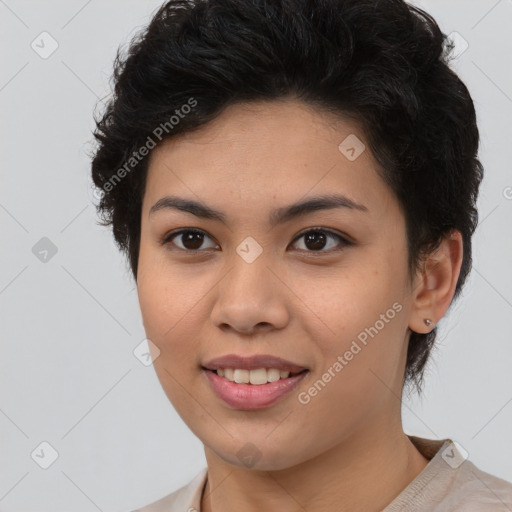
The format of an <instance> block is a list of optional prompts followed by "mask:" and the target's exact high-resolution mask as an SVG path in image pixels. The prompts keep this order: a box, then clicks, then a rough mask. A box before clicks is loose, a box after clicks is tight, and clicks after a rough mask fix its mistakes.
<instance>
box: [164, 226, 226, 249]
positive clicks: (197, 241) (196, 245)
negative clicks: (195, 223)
mask: <svg viewBox="0 0 512 512" xmlns="http://www.w3.org/2000/svg"><path fill="white" fill-rule="evenodd" d="M205 237H206V238H210V237H209V236H208V235H207V234H206V233H205V232H204V231H202V230H200V229H182V230H180V231H177V232H175V233H170V234H169V235H166V236H165V237H164V239H163V240H162V244H163V245H165V244H170V243H172V244H174V245H177V246H178V248H179V249H182V250H184V251H189V252H193V251H199V250H201V249H200V247H201V246H202V245H203V242H204V238H205ZM175 238H177V239H178V240H180V239H181V246H180V245H179V244H177V243H175V242H173V240H174V239H175ZM210 240H211V238H210ZM215 247H218V245H215V244H214V246H213V247H207V249H212V248H213V249H214V248H215ZM203 249H204V248H203Z"/></svg>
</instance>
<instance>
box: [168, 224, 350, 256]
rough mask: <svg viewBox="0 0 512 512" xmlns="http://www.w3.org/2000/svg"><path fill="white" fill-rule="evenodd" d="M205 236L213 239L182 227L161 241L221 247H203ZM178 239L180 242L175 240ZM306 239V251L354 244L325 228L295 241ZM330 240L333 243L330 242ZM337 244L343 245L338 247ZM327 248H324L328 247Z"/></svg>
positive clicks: (185, 247) (185, 246) (192, 248)
mask: <svg viewBox="0 0 512 512" xmlns="http://www.w3.org/2000/svg"><path fill="white" fill-rule="evenodd" d="M205 238H208V239H210V240H212V238H211V237H209V236H208V235H207V234H206V233H205V232H204V231H202V230H201V229H192V228H189V229H181V230H179V231H176V232H173V233H169V234H168V235H166V236H165V237H164V238H163V240H162V241H161V243H162V245H169V244H172V245H175V246H177V247H178V249H180V250H182V251H187V252H195V251H197V252H200V251H203V250H205V249H216V248H219V246H218V244H215V243H213V245H211V246H210V247H202V246H203V244H204V240H205ZM174 239H177V240H178V241H179V242H180V243H177V242H175V241H174ZM300 239H304V243H303V245H304V247H305V249H302V248H300V250H304V251H306V252H312V253H315V252H317V253H318V252H333V251H331V249H333V247H334V251H336V250H343V248H344V247H346V246H350V245H353V243H352V242H350V241H349V240H347V239H346V238H345V237H343V236H341V235H339V234H338V233H335V232H334V231H330V230H327V229H323V228H312V229H308V230H307V231H303V232H302V233H300V234H299V235H298V236H297V237H296V238H295V239H294V241H293V243H294V244H296V243H297V241H298V240H300ZM329 240H331V243H330V244H329ZM332 240H337V241H338V243H332ZM336 246H338V247H339V246H341V247H339V248H338V249H336ZM326 248H327V250H324V249H326Z"/></svg>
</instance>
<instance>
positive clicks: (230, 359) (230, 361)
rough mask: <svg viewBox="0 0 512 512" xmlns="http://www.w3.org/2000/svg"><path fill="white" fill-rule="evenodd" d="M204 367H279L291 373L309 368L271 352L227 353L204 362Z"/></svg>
mask: <svg viewBox="0 0 512 512" xmlns="http://www.w3.org/2000/svg"><path fill="white" fill-rule="evenodd" d="M202 366H203V368H206V369H207V370H217V369H219V368H233V369H237V368H238V369H241V370H257V369H258V368H277V369H278V370H284V371H289V372H290V373H299V372H301V371H303V370H307V368H306V367H304V366H300V365H298V364H295V363H292V362H291V361H287V360H286V359H282V358H280V357H275V356H271V355H269V354H258V355H253V356H245V357H244V356H240V355H237V354H227V355H225V356H221V357H216V358H215V359H211V360H210V361H207V362H206V363H204V364H203V365H202Z"/></svg>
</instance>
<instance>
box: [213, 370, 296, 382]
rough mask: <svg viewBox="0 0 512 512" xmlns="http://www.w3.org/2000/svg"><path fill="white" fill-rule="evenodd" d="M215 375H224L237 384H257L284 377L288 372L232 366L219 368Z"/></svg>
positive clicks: (286, 376) (287, 375)
mask: <svg viewBox="0 0 512 512" xmlns="http://www.w3.org/2000/svg"><path fill="white" fill-rule="evenodd" d="M217 375H220V376H221V377H224V378H226V379H228V380H230V381H231V382H236V383H238V384H249V383H251V384H255V385H257V386H259V385H261V384H266V383H267V382H275V381H277V380H279V379H286V378H288V377H289V375H290V372H289V371H286V370H278V369H277V368H258V369H257V370H242V369H238V368H237V369H235V370H234V369H233V368H219V369H218V370H217Z"/></svg>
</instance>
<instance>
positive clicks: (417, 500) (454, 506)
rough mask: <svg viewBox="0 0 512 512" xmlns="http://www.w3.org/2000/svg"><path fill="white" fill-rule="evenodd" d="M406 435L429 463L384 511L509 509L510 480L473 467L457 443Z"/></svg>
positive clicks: (511, 501) (485, 511) (511, 500)
mask: <svg viewBox="0 0 512 512" xmlns="http://www.w3.org/2000/svg"><path fill="white" fill-rule="evenodd" d="M409 438H410V439H411V441H412V442H413V444H414V445H415V446H416V447H417V448H418V450H419V451H420V452H421V453H422V454H423V455H424V456H425V457H426V458H427V459H429V460H430V462H429V463H428V465H427V466H426V467H425V468H424V470H423V471H422V472H421V473H420V474H419V475H418V476H417V477H416V478H415V479H414V480H413V481H412V482H411V483H410V484H409V485H408V486H407V487H406V488H405V489H404V490H403V491H402V492H401V493H400V495H399V496H398V497H397V498H395V500H393V502H392V503H390V505H389V506H388V507H386V508H385V510H384V512H406V511H407V512H423V511H427V510H428V512H499V511H503V512H506V511H512V483H510V482H507V481H506V480H503V479H501V478H498V477H497V476H494V475H491V474H490V473H487V472H485V471H482V470H481V469H480V468H478V467H477V466H475V465H474V464H473V463H472V462H471V461H470V460H468V458H467V455H468V454H467V452H466V451H465V450H464V449H463V448H462V447H461V446H460V445H459V444H458V443H454V442H453V441H452V440H451V439H444V440H431V439H422V438H418V437H414V436H409Z"/></svg>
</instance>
